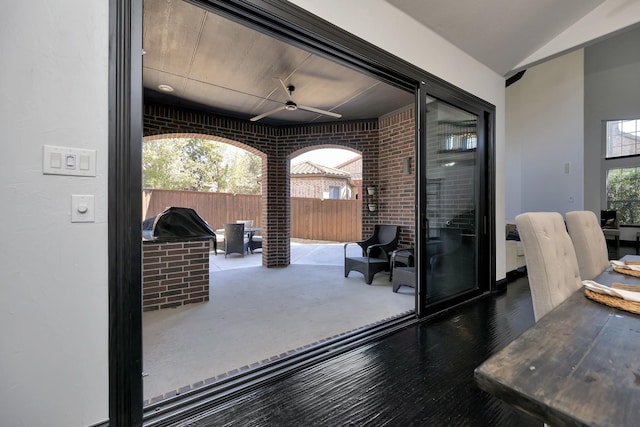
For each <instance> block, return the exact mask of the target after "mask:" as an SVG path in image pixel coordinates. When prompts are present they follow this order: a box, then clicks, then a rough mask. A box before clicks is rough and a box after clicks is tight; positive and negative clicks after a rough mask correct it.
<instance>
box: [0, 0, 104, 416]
mask: <svg viewBox="0 0 640 427" xmlns="http://www.w3.org/2000/svg"><path fill="white" fill-rule="evenodd" d="M108 5H109V3H108V2H104V1H89V2H87V1H84V0H58V1H56V2H55V5H52V3H51V2H48V1H44V0H35V1H29V2H13V3H11V5H10V7H9V6H8V7H6V8H5V10H4V12H3V13H2V14H0V52H2V56H3V58H2V62H3V65H2V67H0V76H2V78H1V79H0V82H1V83H0V123H1V124H0V141H2V147H3V149H4V152H3V153H2V156H0V158H1V160H0V161H1V162H2V167H1V168H0V181H1V182H2V186H1V187H0V188H1V189H2V190H1V199H2V203H3V214H2V221H0V227H1V231H0V234H1V235H2V268H1V269H0V284H2V297H1V298H0V337H1V338H0V339H1V342H2V344H1V345H0V377H1V378H2V380H3V387H2V388H1V389H0V425H3V426H29V427H32V426H48V427H51V426H61V427H74V426H87V425H92V424H95V423H97V422H101V421H104V420H106V419H107V417H108V299H107V273H108V260H107V132H108V130H107V124H108V120H107V93H108V87H107V84H108V80H107V77H108V76H107V71H108V34H109V32H108V22H109V21H108V17H109V15H108ZM44 144H50V145H59V146H67V147H77V148H91V149H96V150H97V159H98V163H97V165H98V168H97V176H96V177H92V178H88V177H83V178H77V177H63V176H53V175H43V174H42V146H43V145H44ZM72 194H93V195H95V207H96V211H95V216H96V221H95V223H85V224H80V223H74V224H72V223H71V222H70V212H71V206H70V204H71V195H72Z"/></svg>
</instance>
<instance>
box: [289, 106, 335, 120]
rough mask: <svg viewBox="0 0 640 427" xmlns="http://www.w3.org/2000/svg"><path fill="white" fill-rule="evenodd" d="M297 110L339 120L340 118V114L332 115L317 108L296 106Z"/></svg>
mask: <svg viewBox="0 0 640 427" xmlns="http://www.w3.org/2000/svg"><path fill="white" fill-rule="evenodd" d="M298 108H299V109H301V110H307V111H311V112H313V113H318V114H324V115H325V116H331V117H335V118H336V119H339V118H340V117H342V114H338V113H333V112H331V111H327V110H321V109H319V108H313V107H308V106H306V105H298Z"/></svg>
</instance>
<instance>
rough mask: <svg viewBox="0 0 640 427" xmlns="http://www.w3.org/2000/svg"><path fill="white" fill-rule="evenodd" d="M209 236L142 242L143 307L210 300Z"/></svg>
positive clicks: (169, 305) (168, 305)
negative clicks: (161, 241) (195, 239)
mask: <svg viewBox="0 0 640 427" xmlns="http://www.w3.org/2000/svg"><path fill="white" fill-rule="evenodd" d="M209 245H210V241H209V239H203V240H197V241H194V240H191V241H178V242H164V243H157V242H151V241H145V242H143V244H142V277H143V280H142V308H143V310H144V311H152V310H160V309H163V308H173V307H178V306H181V305H185V304H193V303H197V302H206V301H209Z"/></svg>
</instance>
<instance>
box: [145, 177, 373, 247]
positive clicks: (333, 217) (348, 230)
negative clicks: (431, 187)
mask: <svg viewBox="0 0 640 427" xmlns="http://www.w3.org/2000/svg"><path fill="white" fill-rule="evenodd" d="M142 202H143V203H142V216H143V219H146V218H149V217H152V216H155V215H157V214H159V213H160V212H162V211H163V210H165V209H166V208H167V207H169V206H180V207H185V208H192V209H194V210H195V211H196V212H198V214H199V215H200V216H201V217H202V218H204V219H205V221H207V222H208V223H209V225H210V226H211V227H212V228H214V229H216V228H222V224H224V223H228V222H236V220H239V219H253V221H254V225H255V226H256V227H262V226H263V224H262V215H261V212H262V196H259V195H250V194H230V193H201V192H195V191H174V190H143V192H142ZM291 237H293V238H299V239H311V240H329V241H335V242H349V241H354V240H360V239H361V237H362V202H361V201H360V200H334V199H327V200H322V199H305V198H298V197H292V198H291Z"/></svg>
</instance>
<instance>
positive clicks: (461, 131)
mask: <svg viewBox="0 0 640 427" xmlns="http://www.w3.org/2000/svg"><path fill="white" fill-rule="evenodd" d="M426 107H427V108H426V124H427V133H426V150H425V154H426V156H425V157H426V158H425V160H426V168H425V171H426V174H425V176H424V178H423V179H426V182H425V183H424V184H425V185H424V186H423V188H424V191H425V192H426V194H425V195H424V200H426V213H425V217H426V223H427V225H426V228H427V230H426V233H425V234H426V239H427V244H426V255H427V257H426V258H427V262H426V270H427V302H428V303H430V302H434V301H439V300H443V299H447V298H450V297H455V296H457V295H459V294H461V293H464V292H467V291H472V290H475V289H477V288H478V267H477V265H478V262H477V254H478V236H479V232H478V226H479V221H478V220H477V218H478V215H479V212H478V209H476V207H477V206H479V204H478V198H479V185H478V183H479V173H478V156H477V153H478V150H477V148H478V116H476V115H474V114H471V113H469V112H467V111H464V110H461V109H459V108H456V107H453V106H451V105H449V104H447V103H444V102H442V101H438V100H434V99H433V98H428V97H427V106H426Z"/></svg>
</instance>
